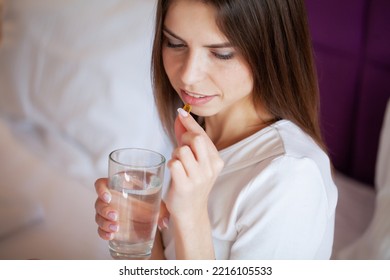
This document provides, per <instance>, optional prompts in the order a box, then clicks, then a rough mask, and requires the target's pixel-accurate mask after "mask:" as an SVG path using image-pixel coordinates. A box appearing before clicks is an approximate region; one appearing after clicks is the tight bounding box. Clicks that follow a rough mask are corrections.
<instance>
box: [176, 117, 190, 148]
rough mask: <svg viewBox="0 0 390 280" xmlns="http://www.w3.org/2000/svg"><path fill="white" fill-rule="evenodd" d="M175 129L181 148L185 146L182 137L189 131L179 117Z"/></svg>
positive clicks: (177, 141)
mask: <svg viewBox="0 0 390 280" xmlns="http://www.w3.org/2000/svg"><path fill="white" fill-rule="evenodd" d="M174 129H175V136H176V143H177V145H178V146H181V145H182V144H183V143H182V141H181V137H182V135H183V134H184V133H185V132H186V131H187V129H186V128H185V127H184V125H183V123H182V122H181V120H180V118H179V115H178V116H177V117H176V120H175V128H174Z"/></svg>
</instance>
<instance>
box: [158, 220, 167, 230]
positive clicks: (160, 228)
mask: <svg viewBox="0 0 390 280" xmlns="http://www.w3.org/2000/svg"><path fill="white" fill-rule="evenodd" d="M168 224H169V220H168V218H164V219H162V221H161V224H158V225H157V226H158V229H159V230H160V231H161V230H164V229H167V228H168Z"/></svg>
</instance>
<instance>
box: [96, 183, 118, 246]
mask: <svg viewBox="0 0 390 280" xmlns="http://www.w3.org/2000/svg"><path fill="white" fill-rule="evenodd" d="M107 183H108V180H107V178H101V179H98V180H96V182H95V190H96V193H97V194H98V198H97V200H96V202H95V210H96V215H95V221H96V223H97V225H98V234H99V236H100V237H101V238H102V239H104V240H111V239H112V238H113V236H114V233H115V232H117V231H118V230H119V226H118V223H117V220H118V212H117V211H116V210H115V209H113V208H112V207H110V204H109V203H110V201H111V198H112V196H111V193H110V192H109V189H108V184H107Z"/></svg>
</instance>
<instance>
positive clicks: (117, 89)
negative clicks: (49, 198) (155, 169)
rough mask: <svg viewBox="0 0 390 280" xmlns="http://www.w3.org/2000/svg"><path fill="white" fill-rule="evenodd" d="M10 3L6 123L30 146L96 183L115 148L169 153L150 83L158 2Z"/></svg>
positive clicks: (2, 91)
mask: <svg viewBox="0 0 390 280" xmlns="http://www.w3.org/2000/svg"><path fill="white" fill-rule="evenodd" d="M4 4H5V5H4V23H3V29H4V30H3V31H4V32H3V36H4V38H3V42H2V46H1V48H0V100H1V102H0V116H2V117H3V118H5V119H6V120H7V121H8V123H9V125H10V126H11V127H12V129H13V130H14V132H15V135H18V136H19V138H20V139H21V140H22V141H24V142H25V144H26V145H28V146H30V147H31V149H33V150H34V151H35V152H36V153H37V154H40V155H41V156H42V158H45V157H46V158H47V159H46V160H48V161H49V162H52V163H53V164H56V165H58V167H60V168H62V169H64V171H67V172H70V173H73V174H75V173H83V172H84V173H85V172H87V171H86V170H89V171H91V172H92V173H93V174H88V176H90V177H91V176H104V175H106V172H107V171H106V170H107V156H108V153H109V152H110V151H111V150H113V149H116V148H120V147H128V146H133V147H134V146H137V147H143V148H149V149H153V150H157V151H159V152H161V153H163V154H165V155H168V154H169V153H170V147H169V145H168V143H169V142H168V140H167V138H166V137H165V135H164V133H163V131H162V129H161V125H160V122H159V120H158V117H157V113H156V109H155V106H154V101H153V96H152V91H151V86H150V77H149V68H150V65H149V64H150V50H151V37H152V36H151V35H152V30H153V20H154V8H155V7H154V6H155V1H145V0H131V1H129V0H117V1H105V0H83V1H79V0H56V1H53V0H31V1H27V0H24V1H22V0H5V3H4ZM67 151H69V152H67ZM76 154H77V156H76ZM82 157H84V158H82ZM86 163H89V164H90V166H89V167H86ZM81 170H84V171H83V172H81ZM76 175H81V176H82V175H86V174H76Z"/></svg>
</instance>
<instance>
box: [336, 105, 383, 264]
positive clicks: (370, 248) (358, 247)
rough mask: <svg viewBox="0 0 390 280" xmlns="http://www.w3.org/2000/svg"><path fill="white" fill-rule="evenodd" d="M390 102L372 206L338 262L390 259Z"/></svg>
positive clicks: (380, 146) (379, 152)
mask: <svg viewBox="0 0 390 280" xmlns="http://www.w3.org/2000/svg"><path fill="white" fill-rule="evenodd" d="M389 171H390V100H389V101H388V104H387V109H386V114H385V118H384V121H383V126H382V131H381V138H380V144H379V149H378V160H377V165H376V178H375V182H376V186H375V187H376V190H377V194H376V204H375V211H374V216H373V219H372V221H371V223H370V225H369V227H368V228H367V230H366V231H365V232H364V234H363V235H362V237H360V238H359V239H358V240H357V241H355V242H354V243H352V244H351V245H350V246H348V247H347V248H345V249H344V250H342V251H340V253H339V255H338V256H337V258H339V259H376V260H378V259H384V260H385V259H387V260H388V259H390V219H389V213H390V172H389Z"/></svg>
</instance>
